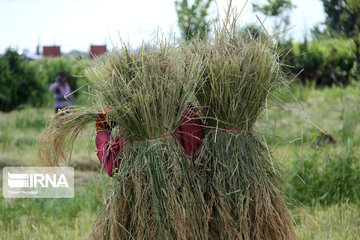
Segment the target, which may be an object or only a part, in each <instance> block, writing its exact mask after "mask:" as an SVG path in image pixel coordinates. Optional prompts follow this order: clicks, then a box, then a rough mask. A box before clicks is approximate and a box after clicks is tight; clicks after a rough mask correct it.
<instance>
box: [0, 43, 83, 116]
mask: <svg viewBox="0 0 360 240" xmlns="http://www.w3.org/2000/svg"><path fill="white" fill-rule="evenodd" d="M87 63H88V62H87V61H86V60H80V59H74V58H55V59H48V58H45V59H41V60H36V61H30V60H26V59H24V58H22V56H20V55H19V54H18V53H17V52H16V51H15V50H12V49H7V50H6V52H5V53H4V55H2V56H0V66H1V67H0V68H1V69H0V70H1V71H0V85H1V86H6V87H2V88H1V89H0V111H11V110H13V109H16V108H18V107H20V106H21V105H23V104H29V105H32V106H37V107H40V106H50V103H51V102H52V97H51V93H50V92H49V91H48V89H49V86H50V84H52V83H53V82H54V81H55V78H56V76H57V74H58V73H59V72H60V71H65V72H67V74H68V82H69V84H70V87H71V89H72V90H73V91H74V90H76V89H77V88H78V87H80V86H83V85H84V84H85V83H86V78H85V77H84V68H85V66H86V65H87ZM75 96H77V92H76V93H75Z"/></svg>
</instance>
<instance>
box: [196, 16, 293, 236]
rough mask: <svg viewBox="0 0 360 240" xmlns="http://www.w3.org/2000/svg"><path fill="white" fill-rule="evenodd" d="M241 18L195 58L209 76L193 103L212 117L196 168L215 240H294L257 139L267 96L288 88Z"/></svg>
mask: <svg viewBox="0 0 360 240" xmlns="http://www.w3.org/2000/svg"><path fill="white" fill-rule="evenodd" d="M236 20H237V18H236V17H234V18H233V19H230V15H228V17H227V20H226V21H225V23H223V25H222V26H221V27H219V28H217V29H216V30H215V33H214V34H213V35H212V37H211V38H210V39H208V40H207V41H206V42H195V43H194V44H193V46H192V51H193V52H195V53H199V54H202V56H203V66H204V74H203V76H202V84H199V85H198V89H197V91H196V97H197V99H198V101H199V104H200V105H201V108H202V111H203V112H202V114H203V116H206V117H207V119H208V120H207V125H208V127H209V129H208V130H207V133H206V137H205V139H204V141H203V143H202V153H201V154H200V156H199V159H198V160H197V162H199V163H201V164H202V166H198V167H199V168H202V169H203V173H202V175H203V176H202V177H203V178H204V179H206V180H204V181H203V182H205V185H204V186H203V189H204V190H203V192H205V196H207V197H206V199H205V200H206V201H207V206H208V208H209V209H213V212H212V215H211V221H210V223H209V226H210V228H212V234H211V237H210V238H211V239H267V240H268V239H295V238H296V236H295V232H294V227H293V224H292V219H291V216H290V214H289V212H288V210H287V207H286V204H285V201H284V199H283V196H282V194H281V192H280V191H279V187H278V185H277V183H276V182H277V181H276V175H275V169H274V168H275V164H274V163H273V162H272V160H271V159H270V157H269V153H268V152H266V148H265V147H264V146H262V144H261V143H260V142H259V141H258V140H257V139H256V137H255V136H254V134H253V126H254V123H255V121H256V119H257V117H258V116H259V114H260V113H261V111H262V110H263V108H264V106H265V102H266V100H267V96H268V95H269V93H270V92H271V91H272V90H273V89H275V88H276V87H277V86H278V85H279V84H281V82H282V81H283V76H282V72H281V69H280V66H281V64H280V63H279V61H278V55H277V52H276V51H275V50H274V49H273V48H272V47H271V42H270V40H266V39H260V38H258V39H250V40H249V38H244V37H243V36H242V35H241V34H239V31H238V27H237V26H236Z"/></svg>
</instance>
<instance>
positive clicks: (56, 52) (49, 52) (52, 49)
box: [43, 46, 61, 57]
mask: <svg viewBox="0 0 360 240" xmlns="http://www.w3.org/2000/svg"><path fill="white" fill-rule="evenodd" d="M43 56H44V57H61V51H60V46H43Z"/></svg>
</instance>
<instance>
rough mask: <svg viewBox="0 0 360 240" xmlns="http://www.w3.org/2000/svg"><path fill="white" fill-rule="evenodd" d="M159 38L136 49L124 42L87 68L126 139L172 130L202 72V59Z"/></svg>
mask: <svg viewBox="0 0 360 240" xmlns="http://www.w3.org/2000/svg"><path fill="white" fill-rule="evenodd" d="M181 49H182V46H178V47H175V46H174V45H172V44H171V43H170V42H168V41H166V40H162V39H157V40H156V41H155V42H153V43H151V44H149V45H145V44H144V45H142V46H141V47H140V48H139V49H137V50H134V49H131V48H130V47H129V46H127V45H126V44H123V46H122V48H121V50H120V51H113V52H112V53H110V54H109V55H108V56H107V57H106V58H105V59H104V60H101V62H98V63H96V64H95V66H93V67H90V68H89V69H87V71H86V76H87V77H88V78H89V80H90V81H91V82H92V83H93V85H94V86H95V87H96V89H97V90H98V91H99V95H100V102H101V104H102V105H103V106H108V107H109V108H110V109H111V111H110V112H109V117H110V119H111V121H114V122H116V123H117V125H119V126H121V128H122V129H123V133H124V136H126V137H127V138H128V139H129V140H143V139H149V138H154V137H158V136H161V135H164V134H168V133H171V132H173V131H174V130H175V129H176V127H177V125H178V123H179V121H180V118H181V116H182V113H183V110H184V105H185V104H186V102H187V101H189V98H190V97H191V95H192V92H193V89H194V88H195V86H196V84H197V83H198V79H199V75H200V73H201V69H202V67H201V65H200V58H199V56H197V55H196V54H192V55H188V56H185V54H186V51H182V50H181Z"/></svg>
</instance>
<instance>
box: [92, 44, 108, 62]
mask: <svg viewBox="0 0 360 240" xmlns="http://www.w3.org/2000/svg"><path fill="white" fill-rule="evenodd" d="M105 53H106V45H90V53H89V57H90V58H91V59H93V58H94V57H95V56H101V55H104V54H105Z"/></svg>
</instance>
